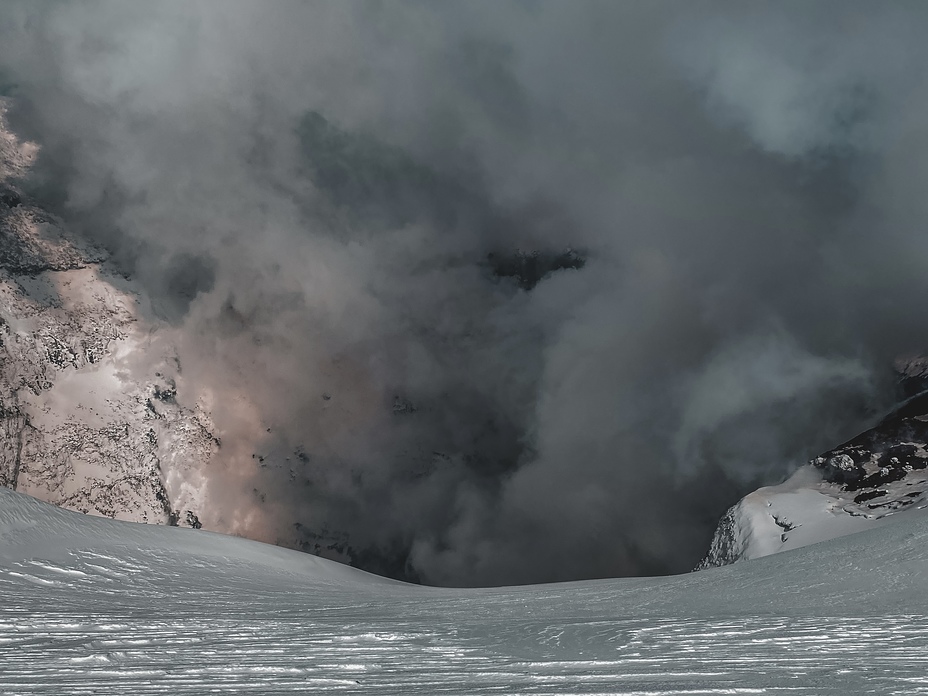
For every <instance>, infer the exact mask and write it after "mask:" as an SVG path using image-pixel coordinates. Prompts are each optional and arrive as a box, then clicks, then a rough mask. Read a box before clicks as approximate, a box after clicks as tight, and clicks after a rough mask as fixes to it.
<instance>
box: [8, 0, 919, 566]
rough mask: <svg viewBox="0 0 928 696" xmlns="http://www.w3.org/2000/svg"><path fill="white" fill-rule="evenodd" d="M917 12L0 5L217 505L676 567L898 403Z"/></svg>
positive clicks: (59, 185) (280, 522) (83, 225)
mask: <svg viewBox="0 0 928 696" xmlns="http://www.w3.org/2000/svg"><path fill="white" fill-rule="evenodd" d="M926 29H928V5H925V4H924V3H922V2H913V3H904V2H882V3H874V2H853V1H852V0H841V1H840V2H815V3H810V2H776V3H773V2H744V3H733V2H687V3H680V2H676V3H662V2H644V1H642V2H638V3H631V2H584V1H580V0H574V1H572V2H529V1H527V0H522V1H518V0H513V1H512V2H505V1H499V0H494V1H492V2H489V1H487V2H479V1H477V2H466V3H465V2H459V3H447V2H446V3H434V2H418V1H409V2H389V3H386V2H350V1H344V0H342V1H339V2H328V3H322V2H286V1H283V0H278V1H275V2H260V1H258V0H252V1H245V0H212V1H210V2H206V1H196V0H192V1H191V0H184V1H183V2H181V1H170V0H169V1H160V2H141V1H140V2H116V1H110V2H93V1H87V2H59V1H55V2H41V1H37V0H28V1H27V0H23V1H22V2H14V1H12V0H11V1H9V2H5V3H4V4H3V7H2V8H0V77H2V78H3V79H2V80H0V84H5V85H8V87H7V88H6V89H7V91H8V93H10V94H12V95H13V96H14V97H15V98H16V111H15V112H14V113H12V114H11V120H12V122H13V124H14V126H15V127H16V128H17V129H18V130H19V131H20V132H21V134H22V135H23V136H24V137H29V138H32V139H34V140H36V141H37V142H39V143H40V144H41V145H42V147H43V150H42V156H41V159H40V162H39V163H38V165H37V168H36V173H35V176H34V178H33V180H32V181H31V182H27V184H26V185H27V186H28V187H30V188H31V190H32V192H33V194H34V195H36V196H38V197H40V198H41V199H42V200H43V201H44V202H45V203H46V205H48V206H51V207H53V208H54V209H55V210H57V211H59V212H60V213H61V214H62V215H63V216H64V217H65V218H66V219H67V220H69V221H70V223H71V224H72V225H73V226H74V227H75V228H77V229H79V230H81V231H82V232H83V233H84V234H87V235H89V236H91V237H92V238H94V239H95V240H97V241H98V242H100V243H102V244H104V245H106V246H107V247H108V248H109V249H110V250H111V251H112V252H113V254H114V259H115V260H116V262H117V263H119V264H120V265H121V267H122V268H124V269H125V270H126V271H127V272H129V273H131V274H132V276H133V277H134V278H135V279H136V280H137V281H138V283H139V284H140V287H141V288H142V289H143V291H144V292H145V293H146V294H147V295H148V296H149V298H150V299H151V302H152V307H153V308H154V309H153V314H152V316H151V317H149V318H148V319H149V320H150V321H152V322H154V323H156V324H157V323H163V324H164V325H165V328H164V329H163V331H164V332H166V333H167V334H170V335H171V336H172V340H175V341H176V342H177V343H178V346H179V357H180V360H181V364H182V366H183V375H184V377H183V382H182V384H181V385H180V390H179V393H178V399H179V400H181V401H182V402H184V401H185V400H186V402H187V403H193V402H194V401H196V400H197V399H198V398H201V399H202V398H203V396H204V395H208V397H209V402H210V403H211V404H212V410H213V417H214V420H215V422H216V424H217V427H218V428H219V430H220V431H221V436H222V442H223V448H222V451H221V453H220V460H219V461H218V462H215V463H214V464H213V468H212V469H211V470H210V471H209V472H208V474H209V476H210V487H211V488H210V492H211V500H212V501H213V505H215V506H216V507H217V508H221V509H223V510H225V511H235V513H233V512H227V514H229V515H232V514H237V513H241V512H242V511H243V510H247V509H248V508H249V506H257V505H263V506H265V508H267V509H269V510H271V513H265V514H271V523H270V524H271V526H272V527H273V529H271V530H262V531H261V535H262V536H264V537H270V538H278V539H280V540H281V541H283V542H286V543H295V542H296V541H298V540H299V537H300V535H303V537H302V538H303V540H311V538H312V537H311V535H312V534H319V535H322V536H323V538H325V539H335V538H338V539H343V540H346V541H347V543H348V544H349V545H350V548H351V555H352V557H353V558H354V559H355V562H356V563H358V564H359V565H362V566H364V567H368V568H371V569H374V570H380V571H388V572H392V573H393V574H405V576H406V577H416V578H419V579H421V580H424V581H427V582H431V583H454V584H480V583H499V582H528V581H543V580H558V579H572V578H581V577H595V576H604V575H633V574H642V573H659V572H670V571H684V570H687V569H689V568H690V567H692V565H694V564H695V562H696V561H697V560H698V559H699V557H700V556H701V555H702V554H703V553H704V552H705V550H706V548H707V545H708V541H709V536H710V535H711V532H712V530H713V529H714V526H715V523H716V521H717V520H718V517H719V516H720V515H721V514H722V513H723V512H724V510H725V508H726V507H727V506H728V505H730V504H732V503H734V502H735V501H736V500H737V499H738V498H739V497H740V496H741V495H743V494H744V493H746V492H747V491H749V490H752V489H753V488H755V487H756V486H757V485H760V484H763V483H771V482H775V481H777V480H779V479H781V478H782V477H783V476H784V475H786V474H787V473H788V472H789V471H790V470H791V468H793V467H795V466H796V465H798V464H800V463H802V462H804V461H805V460H806V459H808V458H809V457H811V456H814V455H815V454H817V453H818V452H819V451H822V450H824V449H827V448H829V447H831V446H833V445H836V444H838V443H839V442H840V441H841V439H842V438H846V437H849V436H851V435H853V434H856V432H857V431H858V430H860V429H861V428H862V427H864V426H865V425H866V424H867V423H868V422H869V420H870V419H872V418H873V417H874V415H875V414H877V413H878V412H879V410H880V409H881V408H884V407H885V406H886V404H887V403H888V402H889V401H890V400H891V399H892V397H893V392H892V374H891V367H892V362H893V359H894V358H896V357H899V356H901V355H908V354H911V353H913V352H918V351H922V350H924V349H925V347H926V345H928V340H926V339H928V337H926V333H928V323H926V322H925V321H924V317H925V308H924V298H925V297H926V290H928V235H926V234H925V233H924V231H923V227H922V226H923V221H924V220H926V215H925V213H926V211H925V208H926V207H928V196H925V195H924V192H923V190H922V189H923V185H924V182H925V181H928V171H926V169H928V166H926V165H928V156H926V154H928V151H926V145H928V129H926V123H928V121H926V119H925V118H924V116H925V113H926V108H928V88H926V84H925V77H926V76H928V70H926V68H928V65H926V58H928V48H926V47H925V42H924V36H925V35H926ZM568 249H571V250H573V255H569V256H568V255H567V254H566V251H567V250H568ZM520 252H521V254H522V255H521V256H520ZM533 252H538V256H537V257H536V258H534V259H533V257H532V256H531V254H532V253H533ZM565 259H569V260H571V261H570V263H564V260H565ZM579 259H582V262H581V261H580V260H579ZM565 265H566V266H571V267H569V268H559V266H565ZM531 266H534V268H535V271H534V272H531V269H530V267H531ZM577 266H582V267H579V268H577ZM513 269H515V270H513ZM520 269H521V273H522V277H521V279H520V278H516V277H512V276H513V275H514V274H515V273H516V271H519V270H520ZM526 269H529V270H526ZM549 269H553V270H550V273H548V274H547V275H544V272H545V271H546V270H549ZM532 273H534V275H532ZM529 275H532V277H531V278H530V279H528V276H529ZM541 275H543V276H544V277H542V278H541V279H540V280H539V279H538V277H537V276H541ZM536 280H537V281H538V282H537V284H534V285H533V283H534V282H535V281H536ZM253 454H258V455H260V456H262V457H264V458H265V461H264V462H260V463H259V460H258V459H257V458H252V455H253ZM288 459H289V461H288ZM243 481H245V483H242V482H243ZM254 489H257V490H258V491H260V492H261V493H262V494H263V495H264V500H265V502H264V503H261V502H260V498H259V496H256V495H255V494H254ZM295 523H299V524H300V525H301V527H300V528H299V529H297V531H294V530H295V529H296V528H295V527H294V524H295Z"/></svg>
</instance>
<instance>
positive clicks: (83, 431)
mask: <svg viewBox="0 0 928 696" xmlns="http://www.w3.org/2000/svg"><path fill="white" fill-rule="evenodd" d="M4 112H5V104H3V103H2V102H0V486H5V487H8V488H13V489H15V490H18V491H22V492H25V493H29V494H31V495H33V496H36V497H38V498H40V499H42V500H45V501H48V502H51V503H54V504H56V505H60V506H62V507H66V508H70V509H73V510H79V511H81V512H87V513H93V514H98V515H104V516H107V517H118V518H120V519H126V520H134V521H139V522H152V523H164V524H187V525H189V526H199V524H200V523H199V519H198V515H197V510H198V508H199V506H200V505H201V504H202V495H203V484H202V481H201V480H200V479H199V477H198V475H197V472H198V471H199V469H200V467H201V466H202V465H204V464H205V463H206V462H208V461H209V459H210V457H211V456H212V454H213V452H214V451H215V449H216V448H217V447H218V442H217V441H216V438H214V437H213V436H212V434H211V433H210V429H209V427H208V426H209V420H208V416H207V414H205V413H197V412H195V411H193V410H190V409H185V408H183V407H181V406H180V405H178V403H177V401H176V399H175V398H174V396H175V391H176V387H175V380H176V377H177V374H178V372H179V370H180V366H179V364H178V363H177V360H176V358H175V356H174V355H173V353H172V349H171V347H170V345H168V344H165V343H164V342H163V341H156V340H154V339H153V335H154V333H155V332H156V331H157V326H156V325H155V324H153V323H151V322H150V321H146V320H143V319H141V318H140V312H139V307H138V296H137V295H136V293H134V292H133V290H132V285H131V282H130V281H128V280H126V279H125V278H124V277H122V276H120V275H119V274H117V273H116V272H114V270H113V269H111V268H109V266H108V264H107V254H106V253H105V252H104V251H103V250H101V249H98V248H96V247H94V246H93V245H91V244H89V243H88V242H87V241H86V240H84V239H81V238H80V237H78V236H77V235H74V234H72V233H71V232H70V231H69V230H68V228H67V226H66V225H64V224H63V223H62V221H61V220H59V219H57V218H56V217H55V216H53V215H50V214H48V213H47V212H45V211H43V210H42V209H40V208H38V207H37V206H36V205H34V204H33V203H32V202H31V201H30V200H29V198H28V196H26V195H24V193H23V192H22V191H20V190H19V189H18V188H17V181H18V180H20V178H21V177H23V176H25V175H26V174H27V172H28V168H29V166H30V164H31V163H32V161H33V159H34V158H35V156H36V152H37V149H36V147H35V146H34V145H32V144H30V143H23V142H20V141H18V140H17V139H16V137H15V136H14V135H13V134H12V133H10V132H9V130H8V129H7V128H6V126H5V123H4V122H3V113H4ZM139 356H144V360H140V359H139ZM140 366H141V367H140Z"/></svg>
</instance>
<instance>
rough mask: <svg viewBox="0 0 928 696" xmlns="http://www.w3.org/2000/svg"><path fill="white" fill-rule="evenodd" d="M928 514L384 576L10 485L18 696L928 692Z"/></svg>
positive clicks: (4, 670)
mask: <svg viewBox="0 0 928 696" xmlns="http://www.w3.org/2000/svg"><path fill="white" fill-rule="evenodd" d="M926 590H928V516H926V515H925V514H923V513H922V512H921V511H913V512H912V513H909V514H907V515H906V516H905V519H904V520H900V521H899V522H888V523H887V524H886V525H884V526H883V527H880V528H878V529H874V530H871V531H867V532H862V533H860V534H856V535H852V536H848V537H844V538H841V539H837V540H832V541H829V542H827V543H825V544H819V545H814V546H808V547H805V548H803V549H799V550H797V551H792V552H788V553H784V554H778V555H776V556H770V557H767V558H763V559H759V560H755V561H746V562H743V563H739V564H737V565H733V566H727V567H724V568H717V569H712V570H707V571H703V572H700V573H693V574H689V575H683V576H676V577H670V578H637V579H625V580H601V581H593V582H582V583H566V584H556V585H538V586H527V587H518V588H495V589H482V590H458V589H435V588H424V587H417V586H411V585H405V584H401V583H397V582H393V581H390V580H385V579H382V578H378V577H375V576H372V575H369V574H366V573H363V572H360V571H357V570H354V569H351V568H348V567H345V566H341V565H338V564H335V563H332V562H329V561H325V560H323V559H319V558H316V557H314V556H309V555H306V554H300V553H297V552H293V551H287V550H284V549H279V548H276V547H272V546H267V545H264V544H259V543H255V542H250V541H245V540H242V539H237V538H233V537H223V536H220V535H215V534H210V533H206V532H202V531H194V530H188V529H175V528H164V527H147V526H144V525H135V524H132V523H126V522H118V521H112V520H106V519H100V518H93V517H89V516H83V515H80V514H77V513H73V512H69V511H66V510H61V509H58V508H54V507H52V506H49V505H47V504H45V503H41V502H39V501H36V500H34V499H32V498H29V497H27V496H23V495H21V494H18V493H15V492H13V491H8V490H4V489H0V693H3V694H55V695H56V696H57V695H62V694H96V693H112V694H173V695H181V694H207V693H253V694H281V693H302V694H308V693H312V694H324V693H341V694H375V693H376V694H431V695H433V694H506V695H512V694H649V695H650V694H654V695H658V694H662V695H663V694H666V695H670V694H674V695H676V694H777V693H784V694H842V696H843V695H845V694H870V693H872V694H884V695H887V694H917V693H928V666H926V663H925V659H924V657H925V655H926V654H928V621H926V616H925V615H926V614H928V611H926V610H928V599H926V597H928V592H926Z"/></svg>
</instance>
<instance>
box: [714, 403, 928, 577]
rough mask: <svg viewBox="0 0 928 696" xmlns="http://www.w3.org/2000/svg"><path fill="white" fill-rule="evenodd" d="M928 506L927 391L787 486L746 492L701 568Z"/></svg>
mask: <svg viewBox="0 0 928 696" xmlns="http://www.w3.org/2000/svg"><path fill="white" fill-rule="evenodd" d="M926 505H928V393H924V392H923V393H921V394H919V395H916V396H914V397H912V398H910V399H909V400H907V401H906V402H904V403H903V404H902V405H901V406H900V407H899V408H897V409H896V410H895V411H893V413H891V414H890V415H889V416H887V417H886V418H884V419H883V420H882V421H881V422H880V423H879V424H878V425H876V426H875V427H874V428H871V429H870V430H868V431H866V432H864V433H862V434H861V435H858V436H857V437H855V438H853V439H852V440H850V441H848V442H846V443H844V444H843V445H840V446H839V447H836V448H835V449H833V450H830V451H829V452H826V453H824V454H822V455H821V456H819V457H816V458H815V459H813V460H812V462H810V463H809V464H808V465H806V466H804V467H802V468H801V469H799V470H798V471H797V472H796V473H795V474H794V475H793V476H792V477H791V478H790V479H789V480H788V481H786V482H785V483H782V484H780V485H778V486H767V487H765V488H761V489H759V490H757V491H754V492H753V493H750V494H748V495H747V496H745V497H744V498H743V499H742V500H740V501H739V502H738V503H737V504H736V505H734V506H733V507H732V508H731V509H730V510H729V511H728V512H727V513H726V514H725V516H724V517H723V518H722V521H721V522H720V523H719V526H718V529H717V530H716V533H715V536H714V538H713V540H712V546H711V548H710V550H709V553H708V554H707V555H706V557H705V559H703V561H702V562H701V563H700V564H699V566H698V568H706V567H712V566H720V565H726V564H728V563H734V562H736V561H739V560H742V559H749V558H759V557H761V556H767V555H769V554H772V553H778V552H780V551H788V550H790V549H795V548H799V547H802V546H806V545H808V544H812V543H815V542H818V541H823V540H825V539H832V538H835V537H840V536H844V535H845V534H852V533H854V532H859V531H862V530H864V529H869V528H871V527H874V526H879V525H882V524H884V523H885V522H886V521H887V520H888V519H890V518H891V517H894V516H898V517H903V518H907V517H908V515H909V512H910V511H912V510H921V509H923V508H924V507H925V506H926Z"/></svg>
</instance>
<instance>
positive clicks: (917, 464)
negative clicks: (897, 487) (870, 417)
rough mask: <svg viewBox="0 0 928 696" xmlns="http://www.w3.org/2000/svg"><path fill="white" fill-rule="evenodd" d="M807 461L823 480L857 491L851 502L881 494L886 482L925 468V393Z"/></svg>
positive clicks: (927, 427) (927, 462)
mask: <svg viewBox="0 0 928 696" xmlns="http://www.w3.org/2000/svg"><path fill="white" fill-rule="evenodd" d="M811 463H812V464H813V465H814V466H815V467H817V468H819V469H820V470H821V471H822V475H823V478H824V479H825V481H827V482H829V483H833V484H836V485H839V486H841V488H842V490H845V491H860V493H858V495H857V496H856V497H855V498H854V500H855V502H858V503H863V502H865V501H868V500H874V499H876V498H879V497H881V496H882V495H885V494H886V491H885V490H881V488H884V487H885V486H886V485H887V484H890V483H894V482H898V481H903V480H905V479H906V478H908V477H909V476H911V475H912V474H913V472H919V471H921V470H923V469H925V468H928V392H923V393H921V394H918V395H916V396H913V397H911V398H910V399H908V400H906V401H904V402H903V403H902V404H901V405H900V406H899V407H898V408H896V409H895V410H894V411H893V412H892V413H890V414H889V415H888V416H886V418H884V419H883V420H882V421H881V422H880V423H879V424H877V425H876V426H875V427H873V428H871V429H870V430H867V431H866V432H864V433H861V434H860V435H858V436H857V437H855V438H853V439H851V440H848V441H847V442H845V443H844V444H842V445H839V446H838V447H836V448H834V449H833V450H830V451H828V452H825V453H824V454H822V455H820V456H818V457H816V458H815V459H813V460H812V462H811ZM912 502H914V500H913V501H912ZM871 507H873V506H871Z"/></svg>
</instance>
